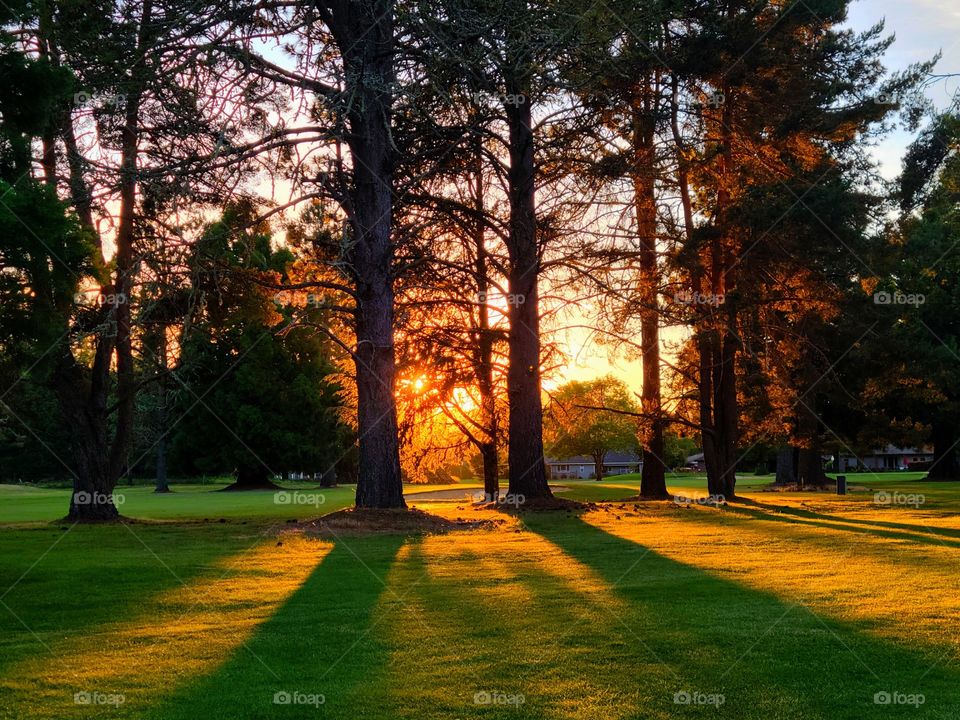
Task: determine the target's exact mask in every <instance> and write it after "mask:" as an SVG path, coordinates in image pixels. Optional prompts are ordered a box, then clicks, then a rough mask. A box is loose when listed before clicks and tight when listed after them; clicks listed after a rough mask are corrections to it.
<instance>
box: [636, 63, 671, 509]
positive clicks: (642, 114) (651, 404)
mask: <svg viewBox="0 0 960 720" xmlns="http://www.w3.org/2000/svg"><path fill="white" fill-rule="evenodd" d="M643 88H644V89H643V90H642V93H643V97H642V98H640V99H639V100H638V103H639V104H638V106H637V107H635V108H634V110H633V149H634V168H635V169H634V178H633V196H634V209H635V212H636V216H637V239H638V240H639V243H640V258H639V260H640V263H639V264H640V274H641V277H640V282H639V288H638V296H639V297H638V300H639V306H640V307H639V314H640V338H641V350H640V351H641V356H642V361H643V388H642V390H641V406H642V409H643V414H644V415H645V417H646V422H647V424H646V429H645V432H644V437H643V469H642V471H641V475H640V495H641V496H642V497H645V498H660V499H662V498H666V497H667V481H666V468H665V467H664V464H663V451H664V441H663V405H662V401H661V393H660V293H659V288H660V269H659V266H658V263H657V199H656V187H655V185H654V166H655V158H654V141H655V129H656V120H655V117H654V111H655V110H654V108H653V107H652V103H653V102H654V101H653V100H651V98H650V94H651V93H650V83H649V78H647V79H645V82H644V85H643Z"/></svg>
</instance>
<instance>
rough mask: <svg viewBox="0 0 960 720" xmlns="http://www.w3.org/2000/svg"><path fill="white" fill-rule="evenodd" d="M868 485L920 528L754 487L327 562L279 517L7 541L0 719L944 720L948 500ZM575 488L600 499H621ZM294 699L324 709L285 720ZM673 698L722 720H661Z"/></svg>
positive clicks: (382, 542) (339, 553) (2, 561)
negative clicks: (283, 700)
mask: <svg viewBox="0 0 960 720" xmlns="http://www.w3.org/2000/svg"><path fill="white" fill-rule="evenodd" d="M629 482H630V479H626V480H625V481H624V482H623V483H622V484H620V485H619V487H620V489H621V490H622V491H626V492H627V494H633V493H635V492H636V490H635V488H634V487H631V485H630V484H629ZM698 482H699V479H697V478H692V479H690V482H689V485H688V486H687V487H688V489H689V490H691V492H688V493H685V494H689V495H695V494H697V493H696V492H693V491H696V490H697V487H698V486H697V483H698ZM877 483H881V484H882V485H883V487H885V488H887V489H890V490H894V489H895V490H897V491H900V492H907V491H915V492H924V493H925V498H924V504H923V505H922V506H920V507H919V508H912V507H899V506H897V507H894V506H888V507H883V506H878V505H876V504H875V503H874V502H873V494H872V492H867V491H857V492H855V493H854V494H852V495H850V496H847V497H843V498H840V497H837V496H835V495H831V494H829V493H787V494H784V493H769V492H760V491H759V486H757V487H756V488H754V489H750V490H745V491H744V494H745V495H747V496H748V500H749V499H752V500H753V502H752V503H751V502H746V503H743V504H738V505H734V506H729V507H725V508H715V507H705V506H701V505H698V504H696V503H692V504H690V507H683V506H680V505H678V504H676V503H673V502H655V503H637V504H633V503H624V504H623V507H621V506H620V505H621V503H619V502H617V503H615V504H607V505H601V506H600V507H598V508H597V509H595V510H592V511H587V512H584V513H582V514H578V513H566V512H555V513H525V514H521V515H520V516H519V517H516V516H502V515H500V514H499V513H496V512H494V511H490V510H483V511H477V510H475V509H472V508H470V507H469V506H467V505H466V504H465V503H463V502H430V503H422V504H421V507H422V508H423V509H425V510H427V511H429V512H436V513H441V514H446V515H448V516H450V517H468V518H471V519H472V518H475V517H482V516H490V517H503V518H505V519H506V520H507V522H505V523H504V524H503V525H501V526H500V527H498V528H496V529H493V530H482V531H474V532H457V533H452V534H449V535H438V536H428V537H424V538H416V537H411V538H403V537H397V536H378V537H343V538H331V539H330V540H329V541H326V540H324V541H320V540H310V539H306V538H303V537H300V536H297V535H294V534H291V533H281V534H280V535H277V534H276V533H277V530H278V529H282V528H283V527H284V525H285V524H284V522H283V519H284V516H283V515H279V516H270V515H266V516H263V515H260V516H253V517H251V518H250V519H249V520H248V519H245V518H243V516H236V517H233V518H228V521H227V522H226V523H222V524H221V523H216V522H211V523H203V522H199V523H198V522H196V516H195V515H191V516H189V519H190V521H191V522H190V523H189V524H177V523H174V522H172V521H173V519H174V518H170V520H171V522H169V523H162V524H141V525H134V526H131V527H130V528H123V527H113V528H97V527H77V528H75V529H72V530H64V529H61V528H60V527H58V526H44V527H41V526H36V525H35V526H33V527H29V528H18V527H14V526H9V525H8V526H7V527H6V528H0V585H2V587H0V594H2V593H3V592H4V591H5V588H6V587H8V586H9V585H11V584H15V588H14V589H13V590H12V591H11V592H10V593H9V595H7V596H5V597H4V598H3V602H4V603H5V604H7V605H9V608H10V609H11V610H12V611H13V613H15V614H16V617H15V616H14V615H13V614H11V613H10V612H7V609H5V608H4V607H3V606H0V676H2V679H0V717H2V718H17V720H19V718H21V717H73V716H76V717H96V716H98V715H97V714H95V713H93V712H92V711H90V709H89V708H83V707H78V706H75V705H73V693H74V692H82V691H84V690H90V691H97V692H102V693H118V692H122V693H124V695H125V697H126V698H127V699H126V702H125V703H124V705H122V706H120V707H117V708H114V707H111V708H106V709H99V710H102V712H99V714H101V715H103V716H104V717H121V718H137V720H140V718H148V719H150V718H152V719H155V720H159V719H162V720H177V719H179V718H183V719H184V720H186V719H187V718H195V717H203V718H212V719H215V720H234V719H235V718H266V717H271V718H272V717H290V718H302V717H305V716H316V717H324V718H343V719H347V718H350V719H351V720H352V719H353V718H357V717H364V718H374V719H377V720H381V719H382V720H388V719H389V720H394V719H396V718H403V719H409V720H420V719H421V718H444V719H450V720H453V719H454V718H491V717H497V718H501V717H502V718H529V719H530V720H533V719H534V718H536V719H540V718H548V719H553V718H557V719H561V718H563V719H566V718H570V719H573V718H577V719H578V720H579V719H582V718H598V719H599V718H624V719H627V718H653V719H660V718H663V719H666V718H674V717H702V716H704V714H705V713H706V714H707V715H709V716H710V717H723V718H738V720H739V718H747V719H748V720H761V718H762V719H763V720H767V718H785V719H786V718H790V719H791V720H793V719H794V718H799V719H801V720H825V719H827V718H830V719H832V718H847V717H850V718H854V717H855V718H877V719H880V718H886V717H889V716H890V715H891V712H894V713H899V714H903V715H904V716H909V717H917V718H920V717H922V718H942V719H944V720H946V719H947V718H951V719H952V718H955V717H956V708H957V706H958V703H960V691H958V690H957V688H958V687H960V672H958V669H957V666H956V651H957V650H958V647H957V640H956V632H955V629H956V627H957V626H958V625H957V623H958V620H960V593H958V592H957V590H958V587H957V585H958V582H957V579H958V577H960V574H958V572H957V570H958V568H957V563H956V561H955V559H954V558H955V557H956V553H957V551H958V550H960V547H958V546H960V515H958V514H957V508H958V500H960V492H958V489H957V488H955V487H954V486H953V485H952V484H938V483H917V482H915V481H914V480H913V479H910V478H903V477H902V476H901V477H898V478H892V479H887V478H880V479H879V480H877ZM565 484H566V483H565ZM857 484H858V485H862V486H864V487H869V485H868V484H867V483H857ZM570 485H571V486H572V490H573V491H576V492H577V493H578V494H580V495H581V496H582V497H583V498H584V499H594V500H598V499H602V498H601V496H602V495H603V494H604V492H605V490H604V489H605V488H606V489H607V490H610V489H613V490H617V489H618V484H617V483H609V484H608V483H592V482H590V481H587V482H583V483H570ZM456 487H460V486H456ZM672 487H673V486H672ZM678 487H679V486H678ZM418 489H423V490H425V491H429V490H432V489H437V488H436V486H428V487H423V488H418ZM873 489H874V488H871V490H873ZM342 490H346V488H342ZM351 490H352V488H351ZM184 495H186V493H184ZM196 495H197V496H199V495H201V493H196ZM210 496H211V497H212V498H214V499H215V498H230V497H232V496H230V495H229V494H222V493H212V494H210ZM410 499H411V502H412V503H414V504H416V499H415V497H413V496H411V498H410ZM150 500H151V501H152V500H153V498H150ZM161 500H162V498H161ZM202 501H206V497H204V498H202ZM256 502H260V501H259V500H257V501H256ZM257 507H260V508H262V506H260V505H258V506H257ZM327 509H331V508H327ZM213 515H214V516H217V515H216V514H215V513H214V514H213ZM217 517H218V516H217ZM241 523H248V524H246V525H243V524H241ZM277 542H282V543H283V544H282V545H277V544H276V543H277ZM34 563H36V564H34ZM31 566H33V567H32V568H31ZM21 576H22V579H20V580H19V581H18V579H19V578H21ZM178 577H179V578H180V579H182V580H183V583H181V582H180V581H179V580H178V579H177V578H178ZM17 618H19V620H18V619H17ZM21 620H22V623H21V622H20V621H21ZM24 625H26V626H27V627H29V628H30V630H28V629H27V627H24ZM883 690H890V691H894V690H896V691H900V692H906V693H911V692H912V693H923V694H924V695H925V703H924V705H923V706H922V707H920V708H919V709H916V708H912V707H901V708H894V709H893V710H892V711H891V708H889V707H887V706H883V705H876V704H874V703H873V696H874V694H875V693H876V692H879V691H883ZM283 691H299V692H302V693H317V694H322V695H323V697H324V703H323V705H322V706H321V707H319V708H314V707H296V706H285V705H276V704H274V702H273V698H274V696H275V694H276V693H277V692H283ZM684 691H691V692H694V691H696V692H703V693H708V694H709V693H719V694H722V695H723V696H724V698H725V702H724V704H723V705H722V706H721V707H720V708H719V709H718V708H715V707H697V706H695V705H682V704H676V703H675V702H674V695H675V693H678V692H684ZM478 698H479V700H480V701H481V702H479V703H478V702H477V701H476V700H477V699H478ZM485 698H488V699H489V698H493V701H492V704H486V703H485V702H483V701H484V699H485ZM520 698H522V702H520V701H519V700H520ZM497 699H499V701H500V702H499V704H498V700H497ZM99 710H98V711H99Z"/></svg>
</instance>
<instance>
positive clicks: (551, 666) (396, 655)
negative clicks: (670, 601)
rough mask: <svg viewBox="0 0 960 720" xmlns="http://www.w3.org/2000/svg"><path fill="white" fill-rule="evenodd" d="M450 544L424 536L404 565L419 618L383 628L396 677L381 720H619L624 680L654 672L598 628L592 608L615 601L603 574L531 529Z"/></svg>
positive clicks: (628, 694) (640, 652) (626, 701)
mask: <svg viewBox="0 0 960 720" xmlns="http://www.w3.org/2000/svg"><path fill="white" fill-rule="evenodd" d="M458 540H460V541H461V542H460V543H458V544H456V545H444V544H443V543H442V542H439V541H437V540H436V539H428V540H426V541H425V542H424V543H423V544H421V545H420V546H418V547H416V548H415V549H414V551H413V552H411V553H410V554H409V557H408V558H407V559H406V561H405V562H404V564H403V568H402V573H403V575H404V578H403V579H404V580H405V581H406V582H405V584H406V585H407V586H410V587H413V588H414V589H413V591H412V592H411V593H410V595H409V602H410V604H411V606H412V607H413V608H414V612H415V616H416V618H417V621H416V622H414V623H413V624H412V625H410V626H396V625H394V626H392V627H391V628H390V644H391V646H392V648H393V655H392V658H393V661H392V665H393V666H394V667H395V668H397V670H398V671H399V672H395V673H394V675H393V677H392V682H391V692H390V701H391V703H390V711H389V712H388V713H385V714H384V715H383V716H382V717H384V718H386V717H390V718H391V720H392V719H393V718H398V719H399V718H404V719H407V718H409V719H410V720H419V718H425V717H429V718H450V719H454V718H490V717H507V718H530V719H531V720H532V719H536V720H543V719H544V718H551V719H552V718H577V719H578V720H592V719H593V718H596V719H597V720H600V719H601V718H602V719H604V720H606V719H607V718H615V717H628V716H629V713H630V710H631V708H632V707H635V706H636V704H637V698H638V696H639V695H640V694H641V692H642V690H641V689H640V688H639V687H638V686H637V683H636V681H635V676H634V673H639V674H642V675H643V676H646V677H648V678H653V677H654V676H658V677H659V676H660V675H661V674H662V673H663V671H664V668H662V667H659V666H658V665H657V664H656V662H655V659H654V658H652V657H651V656H650V655H649V654H648V653H646V651H645V650H644V649H642V648H637V647H633V646H630V645H629V644H627V643H625V642H623V639H622V637H621V636H620V634H619V633H618V632H616V631H613V632H611V630H610V628H609V626H608V625H606V624H603V623H601V624H598V623H597V619H598V615H602V612H600V610H599V608H598V607H597V605H598V604H599V603H606V604H610V605H614V606H619V605H620V604H622V601H621V600H619V599H618V598H616V597H614V596H613V595H610V594H608V593H607V592H606V583H605V582H604V581H603V580H602V578H600V577H599V576H597V575H596V574H595V573H592V572H591V571H590V569H589V568H586V567H584V566H582V565H580V564H579V563H576V562H575V561H574V560H573V559H572V558H570V557H569V556H567V555H566V554H565V553H563V552H562V551H561V550H559V548H556V547H555V546H553V545H552V544H551V543H549V541H547V540H545V539H543V538H541V537H539V536H537V535H533V534H530V533H524V534H523V535H520V536H514V535H513V534H512V533H510V534H509V535H492V536H490V538H489V539H487V540H484V539H480V540H478V544H475V545H472V544H466V543H469V541H468V540H463V539H460V538H458ZM418 578H426V580H425V581H421V582H416V580H417V579H418ZM621 611H622V610H621ZM647 621H648V622H649V623H650V624H651V626H653V625H654V624H655V618H647ZM610 668H616V672H613V673H609V672H607V670H609V669H610ZM661 680H664V679H663V678H661ZM378 717H380V716H378Z"/></svg>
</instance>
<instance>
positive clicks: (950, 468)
mask: <svg viewBox="0 0 960 720" xmlns="http://www.w3.org/2000/svg"><path fill="white" fill-rule="evenodd" d="M958 443H960V433H958V432H957V429H956V425H955V424H954V423H952V422H944V421H943V420H942V419H940V418H935V419H934V421H933V465H931V466H930V472H928V473H927V478H928V479H929V480H960V453H958V450H957V449H958Z"/></svg>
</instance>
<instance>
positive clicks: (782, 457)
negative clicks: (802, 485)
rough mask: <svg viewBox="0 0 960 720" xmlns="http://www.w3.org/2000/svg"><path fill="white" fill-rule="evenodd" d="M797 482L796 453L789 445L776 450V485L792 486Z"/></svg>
mask: <svg viewBox="0 0 960 720" xmlns="http://www.w3.org/2000/svg"><path fill="white" fill-rule="evenodd" d="M796 481H797V461H796V452H795V451H794V449H793V448H792V447H790V446H789V445H787V446H785V447H782V448H780V449H779V450H777V475H776V479H775V480H774V482H775V483H776V484H777V485H792V484H793V483H795V482H796Z"/></svg>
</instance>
